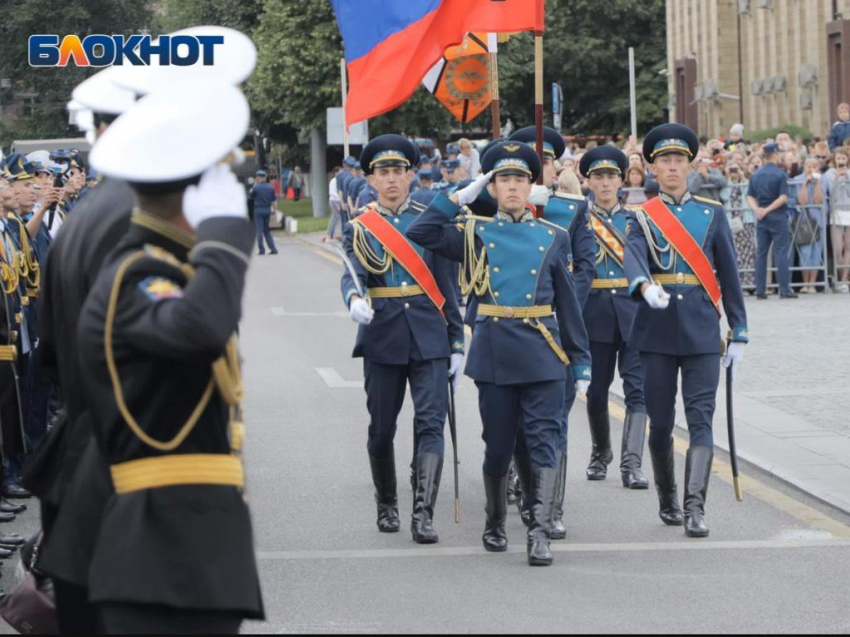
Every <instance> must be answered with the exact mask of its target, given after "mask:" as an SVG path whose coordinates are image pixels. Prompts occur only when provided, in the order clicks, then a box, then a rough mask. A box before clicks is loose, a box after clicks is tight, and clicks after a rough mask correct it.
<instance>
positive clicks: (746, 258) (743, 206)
mask: <svg viewBox="0 0 850 637" xmlns="http://www.w3.org/2000/svg"><path fill="white" fill-rule="evenodd" d="M750 164H751V165H752V161H750ZM755 170H757V169H753V171H755ZM726 176H727V178H728V180H729V182H728V183H727V185H726V187H725V188H724V189H723V190H722V191H721V192H720V199H721V200H722V201H723V205H724V207H725V208H726V213H727V214H728V215H729V226H730V227H731V228H732V240H733V242H734V243H735V252H736V253H737V255H738V270H739V271H740V272H741V275H740V276H741V287H743V288H744V289H745V290H748V291H749V292H750V294H752V293H753V290H754V289H755V267H756V219H755V215H753V211H752V210H751V209H750V205H749V203H747V188H748V187H749V185H750V182H749V181H748V180H747V174H746V173H745V172H744V169H743V167H742V166H741V164H729V166H728V167H727V168H726Z"/></svg>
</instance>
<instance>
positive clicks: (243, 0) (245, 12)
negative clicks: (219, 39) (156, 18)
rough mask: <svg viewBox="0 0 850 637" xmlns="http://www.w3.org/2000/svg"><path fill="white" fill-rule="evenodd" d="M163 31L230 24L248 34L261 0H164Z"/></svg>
mask: <svg viewBox="0 0 850 637" xmlns="http://www.w3.org/2000/svg"><path fill="white" fill-rule="evenodd" d="M164 5H165V12H164V14H163V16H162V26H163V32H171V31H177V30H179V29H186V28H188V27H193V26H199V25H215V26H221V27H230V28H231V29H236V30H237V31H241V32H242V33H246V34H248V35H250V34H251V33H252V32H253V31H254V29H255V28H256V27H257V23H258V22H259V17H260V11H261V10H262V5H263V2H262V0H165V3H164Z"/></svg>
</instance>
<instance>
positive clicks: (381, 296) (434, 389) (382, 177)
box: [342, 135, 464, 544]
mask: <svg viewBox="0 0 850 637" xmlns="http://www.w3.org/2000/svg"><path fill="white" fill-rule="evenodd" d="M418 160H419V151H418V150H417V149H416V147H415V146H414V145H413V144H412V143H411V142H409V141H408V140H407V139H405V138H404V137H402V136H400V135H382V136H380V137H377V138H375V139H373V140H372V141H371V142H369V144H368V145H367V146H366V147H365V148H364V149H363V153H362V155H361V156H360V163H361V165H362V166H363V168H364V170H365V171H366V173H367V174H369V175H371V180H372V183H373V184H374V186H375V188H376V189H377V190H378V201H377V202H374V203H372V204H370V205H369V206H367V207H365V208H363V209H361V210H359V211H358V214H357V216H355V218H353V219H352V220H351V223H350V224H349V227H348V228H347V229H346V232H345V238H344V245H345V249H346V252H347V253H348V260H349V263H348V265H347V268H346V271H345V273H344V274H343V277H342V296H343V300H344V301H345V303H346V305H347V306H348V308H349V312H350V314H351V318H352V320H354V321H355V322H357V323H359V324H360V328H359V330H358V333H357V342H356V344H355V346H354V356H355V357H362V358H363V368H364V373H365V379H366V396H367V400H366V406H367V408H368V410H369V415H370V424H369V438H368V445H367V448H368V452H369V462H370V465H371V470H372V480H373V482H374V485H375V501H376V503H377V509H378V520H377V524H378V530H379V531H380V532H382V533H394V532H397V531H398V530H399V526H400V524H399V516H398V496H397V492H396V469H395V451H394V447H393V440H394V438H395V433H396V428H397V420H398V414H399V412H400V411H401V407H402V404H403V403H404V396H405V391H406V385H407V384H408V383H409V384H410V393H411V397H412V399H413V407H414V413H415V415H414V433H415V438H414V446H415V449H414V453H415V456H414V460H413V471H414V480H413V483H414V499H413V514H412V516H411V533H412V536H413V540H414V541H415V542H417V543H419V544H433V543H435V542H437V541H439V536H438V535H437V533H436V531H435V530H434V527H433V516H434V506H435V504H436V501H437V493H438V491H439V488H440V476H441V474H442V469H443V452H444V448H445V442H444V437H443V426H444V424H445V421H446V415H447V411H448V391H449V387H448V385H449V379H452V380H453V381H455V380H456V379H457V377H458V374H459V372H460V370H461V367H462V365H463V351H464V336H463V324H462V321H461V315H460V310H459V308H458V306H457V301H456V299H455V296H454V293H453V291H452V286H451V276H452V271H453V270H452V264H451V263H450V262H449V261H447V260H445V259H443V258H441V257H439V256H437V255H436V254H434V253H433V252H432V251H430V250H427V249H426V250H423V248H422V247H421V246H420V245H418V244H417V243H415V242H414V241H413V240H412V239H411V238H410V237H409V236H407V234H408V232H409V229H410V227H411V224H412V223H413V222H414V220H415V219H416V218H417V217H418V215H419V214H420V213H421V212H422V211H423V210H424V209H425V206H424V205H422V204H418V203H415V202H412V201H410V198H409V197H408V190H409V186H410V179H411V173H410V168H411V166H415V165H416V163H417V162H418Z"/></svg>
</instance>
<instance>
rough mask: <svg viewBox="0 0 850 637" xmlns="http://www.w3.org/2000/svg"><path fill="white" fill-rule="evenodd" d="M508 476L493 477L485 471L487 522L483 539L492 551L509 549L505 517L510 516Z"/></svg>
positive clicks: (486, 546)
mask: <svg viewBox="0 0 850 637" xmlns="http://www.w3.org/2000/svg"><path fill="white" fill-rule="evenodd" d="M507 490H508V476H507V475H504V476H502V477H501V478H492V477H490V476H488V475H487V474H486V473H484V493H485V494H486V496H487V506H486V508H485V509H484V511H485V513H486V514H487V522H486V524H485V525H484V535H483V536H482V537H481V541H482V542H483V543H484V549H485V550H487V551H490V552H491V553H503V552H504V551H507V550H508V535H507V533H505V519H506V518H507V516H508V503H507Z"/></svg>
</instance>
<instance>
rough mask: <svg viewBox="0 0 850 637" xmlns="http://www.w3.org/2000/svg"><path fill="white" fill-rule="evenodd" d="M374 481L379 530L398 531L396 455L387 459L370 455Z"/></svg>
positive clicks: (385, 531)
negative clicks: (378, 458)
mask: <svg viewBox="0 0 850 637" xmlns="http://www.w3.org/2000/svg"><path fill="white" fill-rule="evenodd" d="M369 464H370V466H371V468H372V482H373V483H374V485H375V503H376V504H377V505H378V530H379V531H380V532H381V533H398V530H399V528H400V523H399V520H398V495H397V494H396V479H395V455H394V454H393V453H392V452H391V453H390V457H389V458H387V459H386V460H377V459H375V458H373V457H372V455H371V454H370V455H369Z"/></svg>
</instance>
